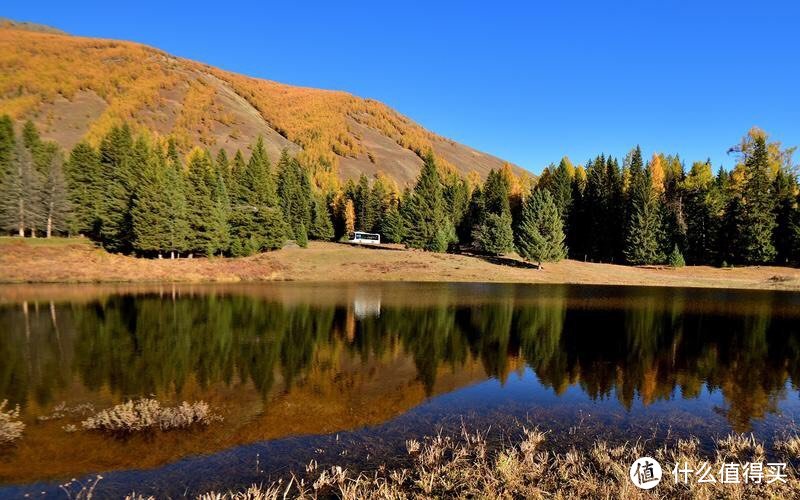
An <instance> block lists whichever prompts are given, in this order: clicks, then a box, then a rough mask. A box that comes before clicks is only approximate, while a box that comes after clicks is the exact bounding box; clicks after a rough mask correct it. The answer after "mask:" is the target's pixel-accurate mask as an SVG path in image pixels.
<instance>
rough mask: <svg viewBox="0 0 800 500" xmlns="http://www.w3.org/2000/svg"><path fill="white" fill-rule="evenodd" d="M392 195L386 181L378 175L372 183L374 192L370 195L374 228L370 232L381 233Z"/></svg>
mask: <svg viewBox="0 0 800 500" xmlns="http://www.w3.org/2000/svg"><path fill="white" fill-rule="evenodd" d="M391 197H392V193H390V191H389V187H388V186H387V183H386V180H385V179H384V178H383V176H382V175H377V176H376V177H375V181H373V183H372V192H371V193H370V197H369V199H370V204H371V207H370V210H369V211H370V213H371V214H372V226H371V227H370V229H369V231H371V232H373V233H381V232H382V229H381V228H382V227H383V218H384V217H385V216H386V211H387V210H388V209H389V205H390V204H391Z"/></svg>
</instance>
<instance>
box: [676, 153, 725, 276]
mask: <svg viewBox="0 0 800 500" xmlns="http://www.w3.org/2000/svg"><path fill="white" fill-rule="evenodd" d="M713 184H714V176H713V173H712V172H711V165H710V163H708V162H705V163H704V162H695V163H694V164H693V165H692V168H691V170H690V171H689V175H687V176H686V179H685V180H684V182H683V190H684V193H685V200H686V202H685V207H686V258H687V259H688V261H689V262H690V263H692V264H710V263H712V262H713V259H714V251H715V247H716V233H717V231H718V230H719V224H718V223H716V213H715V209H714V206H713V204H712V194H711V189H712V186H713Z"/></svg>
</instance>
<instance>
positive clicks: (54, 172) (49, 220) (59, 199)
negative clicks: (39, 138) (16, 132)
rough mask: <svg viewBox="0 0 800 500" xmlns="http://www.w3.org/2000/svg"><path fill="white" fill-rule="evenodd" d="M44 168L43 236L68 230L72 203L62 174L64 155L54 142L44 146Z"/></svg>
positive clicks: (71, 214) (70, 222)
mask: <svg viewBox="0 0 800 500" xmlns="http://www.w3.org/2000/svg"><path fill="white" fill-rule="evenodd" d="M46 148H47V152H46V156H45V158H46V162H47V163H46V164H45V166H46V170H45V172H44V173H43V186H42V198H41V199H42V213H43V214H44V224H45V236H46V237H47V238H50V237H51V236H52V235H53V233H54V232H64V233H66V232H69V230H70V229H71V227H72V226H74V223H73V222H72V216H73V213H72V205H71V203H70V200H69V194H68V188H67V181H66V179H65V176H64V157H63V156H62V152H61V150H60V149H59V148H58V145H56V144H55V143H50V144H48V145H47V146H46Z"/></svg>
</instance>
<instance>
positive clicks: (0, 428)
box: [0, 399, 25, 446]
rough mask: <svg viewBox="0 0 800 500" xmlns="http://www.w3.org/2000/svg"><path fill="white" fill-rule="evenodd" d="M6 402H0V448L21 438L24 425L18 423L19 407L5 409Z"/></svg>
mask: <svg viewBox="0 0 800 500" xmlns="http://www.w3.org/2000/svg"><path fill="white" fill-rule="evenodd" d="M7 405H8V400H5V399H4V400H3V401H0V446H3V445H6V444H10V443H13V442H14V441H16V440H17V439H19V438H21V437H22V432H23V431H24V430H25V424H24V423H22V422H20V421H19V406H16V407H14V408H10V409H6V406H7Z"/></svg>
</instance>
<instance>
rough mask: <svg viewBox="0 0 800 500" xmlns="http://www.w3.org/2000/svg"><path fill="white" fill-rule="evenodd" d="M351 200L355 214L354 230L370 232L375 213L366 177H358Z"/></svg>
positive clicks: (362, 175)
mask: <svg viewBox="0 0 800 500" xmlns="http://www.w3.org/2000/svg"><path fill="white" fill-rule="evenodd" d="M352 199H353V208H354V209H355V212H356V230H358V231H372V228H373V225H374V224H375V213H374V212H373V209H374V205H373V203H372V190H371V189H370V186H369V179H367V176H366V175H364V174H361V175H360V176H359V178H358V184H357V185H356V187H355V190H354V193H353V198H352Z"/></svg>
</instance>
